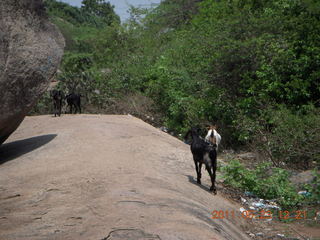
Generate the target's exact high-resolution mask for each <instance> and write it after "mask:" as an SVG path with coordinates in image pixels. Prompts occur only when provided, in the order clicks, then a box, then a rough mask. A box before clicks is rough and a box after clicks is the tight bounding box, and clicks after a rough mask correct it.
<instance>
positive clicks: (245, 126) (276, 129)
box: [235, 105, 320, 169]
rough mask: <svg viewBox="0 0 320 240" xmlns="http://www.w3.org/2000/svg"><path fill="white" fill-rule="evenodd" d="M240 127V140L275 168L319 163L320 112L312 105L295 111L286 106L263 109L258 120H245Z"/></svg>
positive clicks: (239, 122)
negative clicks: (248, 144)
mask: <svg viewBox="0 0 320 240" xmlns="http://www.w3.org/2000/svg"><path fill="white" fill-rule="evenodd" d="M235 122H237V124H238V127H239V132H240V136H239V137H240V138H242V139H245V140H247V142H249V143H250V145H251V148H252V149H254V150H255V151H257V152H259V153H260V154H262V156H264V157H265V159H269V160H270V161H271V162H273V163H274V165H276V166H283V165H289V166H291V167H293V166H296V167H300V168H306V169H308V168H309V167H310V166H312V162H313V161H316V162H317V164H320V128H319V127H318V123H319V122H320V115H319V110H318V109H316V108H314V106H313V105H306V106H301V107H300V110H299V111H296V112H292V111H290V110H289V109H287V108H286V107H285V106H281V107H279V108H277V109H272V108H268V109H265V110H261V111H260V112H259V114H257V115H256V118H254V119H252V118H249V117H243V115H242V119H241V120H240V119H239V121H235Z"/></svg>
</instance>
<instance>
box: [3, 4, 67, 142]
mask: <svg viewBox="0 0 320 240" xmlns="http://www.w3.org/2000/svg"><path fill="white" fill-rule="evenodd" d="M63 47H64V39H63V37H62V35H61V34H60V32H59V31H58V29H57V28H56V27H55V26H54V25H53V24H51V23H50V22H49V20H48V17H47V16H46V13H45V9H44V7H43V3H42V0H32V1H30V0H1V1H0V93H1V94H0V144H2V143H3V142H4V141H5V140H6V139H7V138H8V137H9V135H10V134H11V133H12V132H13V131H14V130H15V129H16V128H17V127H18V126H19V124H20V123H21V122H22V120H23V119H24V117H25V116H26V114H27V113H28V111H29V110H30V109H31V108H32V107H33V105H34V104H35V103H36V101H37V100H38V99H39V97H40V96H41V95H42V94H43V92H44V91H45V90H46V88H47V87H48V85H49V82H50V79H51V78H52V77H53V75H54V74H55V72H56V70H57V67H58V65H59V62H60V60H61V57H62V55H63Z"/></svg>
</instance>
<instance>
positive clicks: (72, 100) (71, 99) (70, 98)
mask: <svg viewBox="0 0 320 240" xmlns="http://www.w3.org/2000/svg"><path fill="white" fill-rule="evenodd" d="M66 100H67V103H68V106H69V107H70V114H72V107H73V106H74V109H75V110H74V113H77V111H79V113H81V95H80V94H76V93H70V94H68V95H67V96H66Z"/></svg>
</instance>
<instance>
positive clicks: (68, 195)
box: [0, 115, 247, 240]
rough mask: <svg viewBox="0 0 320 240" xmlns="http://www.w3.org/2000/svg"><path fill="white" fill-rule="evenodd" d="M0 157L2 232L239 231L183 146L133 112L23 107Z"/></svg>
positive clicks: (166, 235) (189, 237)
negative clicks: (218, 213) (37, 112)
mask: <svg viewBox="0 0 320 240" xmlns="http://www.w3.org/2000/svg"><path fill="white" fill-rule="evenodd" d="M0 164H1V165H0V239H5V240H11V239H23V240H28V239H30V240H31V239H32V240H37V239H86V240H87V239H94V240H100V239H112V240H114V239H130V240H136V239H137V240H138V239H139V240H147V239H148V240H151V239H162V240H175V239H183V240H201V239H203V240H213V239H237V240H238V239H247V236H246V235H245V234H244V233H243V232H242V231H241V230H240V225H245V224H246V222H245V221H244V220H243V219H241V218H240V217H237V215H238V211H239V206H234V205H232V204H231V203H230V202H228V201H227V200H225V199H224V198H222V197H221V196H219V188H218V195H216V196H214V195H212V194H211V193H209V192H208V191H207V190H206V189H208V187H209V185H210V182H209V176H208V174H207V173H206V172H204V170H203V172H204V173H203V185H204V187H202V186H199V185H197V184H195V182H194V176H195V170H194V164H193V161H192V156H191V153H190V150H189V146H188V145H186V144H184V143H182V142H181V141H179V140H177V139H175V138H173V137H171V136H170V135H167V134H165V133H163V132H161V131H160V130H158V129H156V128H154V127H152V126H150V125H148V124H146V123H144V122H143V121H141V120H139V119H136V118H134V117H131V116H106V115H77V116H66V115H64V116H62V117H61V118H54V117H51V116H37V117H27V118H26V119H25V121H24V122H23V123H22V125H21V126H20V127H19V129H18V130H17V131H16V132H15V133H14V134H13V135H12V136H11V137H10V138H9V139H8V141H7V142H6V143H5V144H4V145H3V146H2V147H1V148H0ZM213 210H229V212H230V211H232V210H234V211H235V213H236V217H235V218H231V217H230V219H216V220H212V219H211V212H212V211H213Z"/></svg>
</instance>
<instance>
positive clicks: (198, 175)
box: [194, 160, 201, 184]
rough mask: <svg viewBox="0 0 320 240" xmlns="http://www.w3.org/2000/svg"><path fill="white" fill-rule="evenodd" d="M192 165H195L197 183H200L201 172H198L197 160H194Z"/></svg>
mask: <svg viewBox="0 0 320 240" xmlns="http://www.w3.org/2000/svg"><path fill="white" fill-rule="evenodd" d="M194 165H195V167H196V172H197V183H198V184H201V173H199V167H198V161H196V160H194Z"/></svg>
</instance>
